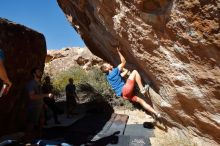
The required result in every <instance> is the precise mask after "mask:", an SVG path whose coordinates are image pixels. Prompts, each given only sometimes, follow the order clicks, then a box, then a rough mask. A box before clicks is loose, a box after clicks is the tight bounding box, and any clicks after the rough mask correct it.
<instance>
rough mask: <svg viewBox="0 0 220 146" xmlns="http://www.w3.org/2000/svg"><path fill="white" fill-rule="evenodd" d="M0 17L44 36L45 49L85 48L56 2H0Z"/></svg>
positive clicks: (26, 0)
mask: <svg viewBox="0 0 220 146" xmlns="http://www.w3.org/2000/svg"><path fill="white" fill-rule="evenodd" d="M0 17H2V18H6V19H8V20H11V21H13V22H16V23H19V24H22V25H25V26H27V27H29V28H32V29H34V30H36V31H38V32H40V33H42V34H44V36H45V38H46V42H47V49H61V48H63V47H71V46H72V47H84V46H85V44H84V42H83V41H82V39H81V38H80V36H79V35H78V34H77V33H76V31H75V30H74V28H73V27H72V26H71V25H70V23H69V22H68V21H67V19H66V17H65V15H64V13H63V11H62V10H61V8H60V7H59V6H58V4H57V2H56V0H0Z"/></svg>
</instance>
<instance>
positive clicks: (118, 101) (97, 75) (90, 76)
mask: <svg viewBox="0 0 220 146" xmlns="http://www.w3.org/2000/svg"><path fill="white" fill-rule="evenodd" d="M69 78H73V81H74V84H75V85H76V88H77V90H80V89H79V88H80V87H82V86H80V85H86V84H89V85H90V86H92V88H93V90H94V92H97V93H98V94H100V95H102V96H103V97H106V100H107V101H108V102H109V103H110V104H111V105H112V106H123V107H125V108H129V109H132V108H133V107H134V106H133V104H131V103H130V102H129V101H127V100H124V99H123V98H121V97H116V96H115V94H114V91H113V90H112V89H111V87H110V86H109V84H108V82H107V80H106V77H105V74H103V73H102V72H101V70H100V69H99V68H97V67H93V68H92V69H90V70H89V71H86V70H84V69H82V68H81V67H74V68H70V69H69V70H66V71H63V72H61V73H58V74H56V75H55V76H53V77H52V82H53V86H54V89H55V90H56V91H57V92H65V87H66V85H67V84H68V80H69ZM85 88H86V86H85ZM81 90H82V89H81ZM85 90H90V89H85Z"/></svg>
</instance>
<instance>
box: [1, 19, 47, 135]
mask: <svg viewBox="0 0 220 146" xmlns="http://www.w3.org/2000/svg"><path fill="white" fill-rule="evenodd" d="M0 48H1V49H2V50H4V52H5V56H6V58H5V66H6V70H7V73H8V76H9V78H10V80H11V82H12V83H13V86H12V88H11V90H10V92H9V93H8V95H6V96H4V97H1V98H0V129H1V130H0V135H3V134H6V133H9V132H14V131H17V130H21V129H20V128H24V126H25V115H26V114H25V112H26V110H27V109H26V105H27V98H26V97H25V94H24V87H25V84H26V83H27V81H28V80H29V79H30V70H31V69H32V68H34V67H40V68H41V69H42V70H43V68H44V61H45V57H46V42H45V38H44V36H43V35H42V34H41V33H38V32H36V31H34V30H32V29H30V28H27V27H25V26H23V25H20V24H16V23H13V22H11V21H8V20H6V19H2V18H0Z"/></svg>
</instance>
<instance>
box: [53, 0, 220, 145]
mask: <svg viewBox="0 0 220 146" xmlns="http://www.w3.org/2000/svg"><path fill="white" fill-rule="evenodd" d="M57 1H58V4H59V6H60V7H61V9H62V10H63V11H64V13H65V14H66V17H67V19H68V20H69V22H70V23H71V24H72V26H73V27H74V29H75V30H76V31H77V32H78V33H79V34H80V35H81V37H82V39H83V40H84V41H85V44H86V45H87V46H88V48H89V49H90V50H91V51H92V52H93V53H94V54H96V55H97V56H99V57H101V58H103V59H105V60H107V61H109V62H111V63H112V64H114V65H117V64H118V63H119V57H118V55H117V52H116V48H115V46H116V45H117V41H118V42H119V45H120V47H121V49H122V54H123V55H124V56H125V58H126V60H127V63H128V66H127V68H129V69H137V70H138V71H139V72H140V73H141V75H142V77H143V80H144V81H145V82H151V87H153V88H154V90H155V91H156V92H157V93H158V94H159V95H160V96H161V97H160V98H159V99H158V100H154V99H152V100H153V104H154V105H155V108H157V109H159V110H161V111H162V112H164V113H165V114H166V115H165V119H166V120H165V121H166V125H167V126H168V127H170V129H173V130H175V131H176V132H177V134H176V135H178V136H185V137H188V139H190V140H192V142H195V143H196V144H198V145H200V144H201V145H202V144H204V143H206V142H207V143H208V144H212V145H214V144H217V143H219V144H220V21H219V19H220V13H219V6H220V2H219V1H218V0H210V1H207V0H178V1H176V0H89V1H87V0H77V1H76V0H57Z"/></svg>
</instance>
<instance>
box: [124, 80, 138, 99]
mask: <svg viewBox="0 0 220 146" xmlns="http://www.w3.org/2000/svg"><path fill="white" fill-rule="evenodd" d="M134 84H135V81H134V80H130V79H128V80H127V81H126V83H125V85H124V87H123V89H122V97H123V98H124V99H128V100H131V101H134V102H136V101H137V96H134V95H133V90H134Z"/></svg>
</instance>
